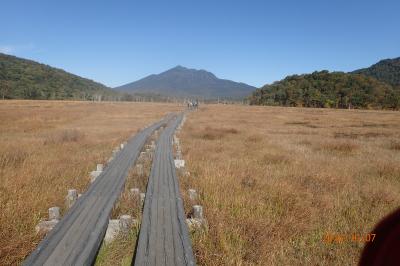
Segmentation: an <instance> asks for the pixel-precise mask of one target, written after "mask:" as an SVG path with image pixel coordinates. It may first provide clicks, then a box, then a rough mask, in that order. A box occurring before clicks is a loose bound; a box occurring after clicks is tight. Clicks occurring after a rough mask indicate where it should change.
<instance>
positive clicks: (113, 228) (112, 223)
mask: <svg viewBox="0 0 400 266" xmlns="http://www.w3.org/2000/svg"><path fill="white" fill-rule="evenodd" d="M118 233H119V220H118V219H111V220H109V221H108V226H107V231H106V235H105V236H104V242H105V243H106V244H108V243H111V242H112V241H113V240H114V239H115V238H116V237H117V235H118Z"/></svg>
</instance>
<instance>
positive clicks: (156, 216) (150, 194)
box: [135, 114, 195, 266]
mask: <svg viewBox="0 0 400 266" xmlns="http://www.w3.org/2000/svg"><path fill="white" fill-rule="evenodd" d="M182 117H183V115H182V114H180V115H178V116H177V117H176V118H175V119H174V120H172V121H170V123H169V124H168V126H167V127H166V128H165V130H164V131H163V132H162V133H161V135H160V138H159V140H158V142H157V146H156V150H155V156H154V160H153V163H152V169H151V173H150V177H149V182H148V185H147V192H146V200H145V204H144V207H143V216H142V224H141V228H140V234H139V240H138V246H137V250H136V256H135V265H168V266H172V265H195V260H194V256H193V250H192V245H191V242H190V238H189V233H188V228H187V225H186V219H185V216H184V209H183V204H182V199H181V196H180V192H179V184H178V178H177V176H176V171H175V164H174V160H173V155H172V144H171V142H172V135H173V133H174V131H175V129H176V127H177V126H178V125H179V124H180V122H181V121H182Z"/></svg>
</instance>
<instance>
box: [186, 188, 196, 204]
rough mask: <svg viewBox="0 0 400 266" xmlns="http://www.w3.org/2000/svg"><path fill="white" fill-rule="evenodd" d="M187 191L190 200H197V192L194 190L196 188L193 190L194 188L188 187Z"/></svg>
mask: <svg viewBox="0 0 400 266" xmlns="http://www.w3.org/2000/svg"><path fill="white" fill-rule="evenodd" d="M188 192H189V198H190V200H192V201H195V200H197V192H196V190H194V189H189V190H188Z"/></svg>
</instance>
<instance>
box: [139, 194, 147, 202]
mask: <svg viewBox="0 0 400 266" xmlns="http://www.w3.org/2000/svg"><path fill="white" fill-rule="evenodd" d="M145 199H146V194H145V193H140V202H141V203H142V204H143V203H144V200H145Z"/></svg>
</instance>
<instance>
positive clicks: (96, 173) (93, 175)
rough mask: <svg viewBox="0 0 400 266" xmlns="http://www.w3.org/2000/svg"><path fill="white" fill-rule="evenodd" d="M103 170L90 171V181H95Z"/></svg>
mask: <svg viewBox="0 0 400 266" xmlns="http://www.w3.org/2000/svg"><path fill="white" fill-rule="evenodd" d="M101 172H102V171H92V172H90V182H92V183H93V182H94V181H95V180H96V178H97V177H99V175H100V174H101Z"/></svg>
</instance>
